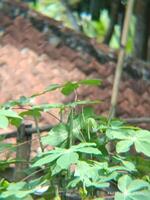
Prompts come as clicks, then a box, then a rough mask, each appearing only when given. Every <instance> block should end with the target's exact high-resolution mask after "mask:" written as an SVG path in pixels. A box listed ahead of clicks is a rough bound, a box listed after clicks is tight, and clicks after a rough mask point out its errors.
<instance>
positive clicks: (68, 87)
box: [61, 82, 79, 96]
mask: <svg viewBox="0 0 150 200" xmlns="http://www.w3.org/2000/svg"><path fill="white" fill-rule="evenodd" d="M78 87H79V84H78V83H73V82H68V83H66V84H65V85H64V86H63V87H62V90H61V92H62V93H63V94H64V95H65V96H68V95H69V94H71V93H72V92H74V91H75V90H76V89H77V88H78Z"/></svg>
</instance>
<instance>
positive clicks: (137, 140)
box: [133, 130, 150, 157]
mask: <svg viewBox="0 0 150 200" xmlns="http://www.w3.org/2000/svg"><path fill="white" fill-rule="evenodd" d="M133 141H134V144H135V149H136V151H137V152H139V153H144V154H145V155H146V156H149V157H150V131H146V130H138V131H136V132H135V137H134V138H133Z"/></svg>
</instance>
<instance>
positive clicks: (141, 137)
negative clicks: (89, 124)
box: [106, 129, 150, 157]
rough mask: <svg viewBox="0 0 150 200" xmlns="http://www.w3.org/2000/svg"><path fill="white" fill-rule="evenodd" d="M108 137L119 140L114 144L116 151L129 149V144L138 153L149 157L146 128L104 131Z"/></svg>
mask: <svg viewBox="0 0 150 200" xmlns="http://www.w3.org/2000/svg"><path fill="white" fill-rule="evenodd" d="M106 135H107V137H108V138H109V139H118V140H121V141H120V142H118V143H117V145H116V151H117V153H123V152H127V151H129V149H130V147H131V145H134V146H135V149H136V151H137V152H138V153H143V154H145V155H146V156H149V157H150V131H147V130H142V129H138V130H130V129H129V130H128V129H127V130H119V129H118V130H111V129H109V131H107V132H106Z"/></svg>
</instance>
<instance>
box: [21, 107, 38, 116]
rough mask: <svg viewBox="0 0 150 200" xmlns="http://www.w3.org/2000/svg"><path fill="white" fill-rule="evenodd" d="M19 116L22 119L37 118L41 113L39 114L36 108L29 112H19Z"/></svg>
mask: <svg viewBox="0 0 150 200" xmlns="http://www.w3.org/2000/svg"><path fill="white" fill-rule="evenodd" d="M20 115H21V116H22V117H24V116H32V117H36V118H39V117H40V116H41V113H40V111H39V109H37V108H32V109H30V110H27V111H24V112H21V113H20Z"/></svg>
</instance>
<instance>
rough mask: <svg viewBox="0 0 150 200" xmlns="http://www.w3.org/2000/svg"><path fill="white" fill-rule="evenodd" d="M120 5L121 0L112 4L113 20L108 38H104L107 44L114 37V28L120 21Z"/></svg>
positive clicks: (107, 34)
mask: <svg viewBox="0 0 150 200" xmlns="http://www.w3.org/2000/svg"><path fill="white" fill-rule="evenodd" d="M119 5H120V0H114V1H112V2H111V14H110V17H111V20H110V24H109V28H108V30H107V33H106V36H105V38H104V43H105V44H109V42H110V40H111V37H112V35H113V32H114V27H115V24H116V23H117V19H118V12H119Z"/></svg>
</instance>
